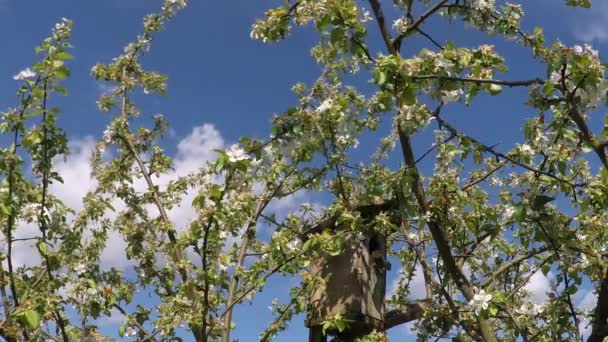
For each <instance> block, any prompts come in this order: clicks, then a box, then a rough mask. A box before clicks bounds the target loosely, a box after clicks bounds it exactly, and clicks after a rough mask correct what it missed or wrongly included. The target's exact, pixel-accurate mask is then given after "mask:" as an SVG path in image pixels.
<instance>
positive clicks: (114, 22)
mask: <svg viewBox="0 0 608 342" xmlns="http://www.w3.org/2000/svg"><path fill="white" fill-rule="evenodd" d="M160 2H161V1H156V0H105V1H85V0H69V1H68V0H53V1H44V0H0V43H1V44H2V51H4V52H3V53H2V56H1V57H0V107H3V108H7V107H10V106H14V105H15V104H16V98H15V96H14V94H15V90H16V88H17V86H18V85H17V84H16V82H15V81H13V80H12V75H14V74H16V73H17V72H19V71H20V70H21V69H24V68H25V67H27V66H29V65H30V64H31V63H32V62H33V61H35V58H36V57H35V56H34V53H33V48H34V46H35V45H37V44H38V43H39V42H40V41H41V40H42V39H43V38H44V37H46V36H47V35H48V33H49V31H50V28H51V27H52V26H53V25H54V23H55V22H57V21H58V20H60V18H62V17H67V18H70V19H73V20H74V35H73V36H74V39H73V45H74V47H75V48H74V50H73V51H72V53H73V55H74V56H75V58H74V60H73V61H72V62H71V63H70V65H71V68H72V77H71V78H70V79H69V80H68V81H67V82H66V86H67V88H68V90H69V92H70V96H69V97H68V98H66V99H57V100H56V101H57V102H55V104H56V105H58V106H60V107H61V108H62V115H61V117H60V123H61V124H62V125H63V127H65V129H66V130H67V132H68V135H69V136H70V138H71V139H73V140H75V141H78V142H79V143H80V144H81V146H80V147H82V148H83V149H84V147H83V146H89V147H90V142H91V140H87V138H86V137H90V136H92V137H99V136H100V135H101V132H102V131H103V129H104V125H105V124H106V123H107V122H108V121H109V115H108V114H107V113H101V112H98V111H97V109H96V105H95V101H96V99H97V97H98V96H99V94H100V92H102V91H103V87H100V85H99V84H97V83H96V82H95V81H94V80H93V79H92V78H91V77H90V69H91V67H92V66H93V65H94V64H95V63H97V62H107V61H109V60H111V58H112V57H114V56H116V55H117V54H119V53H120V52H121V51H122V48H123V47H124V46H125V45H126V44H127V43H128V42H129V41H131V40H132V39H133V37H134V36H135V35H137V34H138V33H139V32H140V30H141V18H142V17H143V15H145V14H147V13H150V12H152V11H155V10H156V9H157V8H158V7H159V6H160ZM521 2H524V9H525V10H526V16H525V17H524V27H525V28H526V29H531V28H532V27H534V26H542V27H544V28H545V32H546V36H547V41H548V42H552V41H554V40H556V39H558V38H559V39H560V40H561V41H562V42H564V43H565V44H567V45H572V44H575V43H584V42H585V41H591V42H592V43H593V45H594V47H595V48H596V49H599V50H600V53H602V52H603V51H605V49H606V41H607V40H608V27H606V25H605V22H608V3H606V2H602V3H601V4H598V5H597V7H596V8H594V9H593V10H592V11H585V10H580V9H577V10H572V9H569V8H566V7H565V6H564V4H563V2H564V1H558V0H532V1H521ZM281 3H282V1H279V0H257V1H251V0H232V1H192V2H191V4H190V5H189V6H188V7H187V8H186V9H185V10H184V11H183V12H182V13H181V14H180V15H179V16H178V17H177V19H176V20H175V21H174V22H172V23H170V24H169V25H168V28H167V30H165V31H164V32H162V33H160V34H159V35H158V36H157V38H156V40H155V42H154V44H153V48H152V50H151V53H150V54H148V55H147V56H146V57H145V58H144V65H145V66H146V67H147V68H149V69H154V70H157V71H160V72H162V73H165V74H168V75H169V77H170V78H169V95H168V96H164V97H160V96H149V97H145V98H144V97H142V101H140V103H139V104H140V108H142V113H143V115H144V117H150V116H152V115H154V114H156V113H164V114H166V115H167V116H168V117H169V120H170V123H171V127H172V132H173V133H172V134H171V135H170V136H169V137H168V138H167V140H166V141H165V145H166V147H167V149H168V150H169V151H171V153H172V154H179V153H181V154H182V160H183V161H184V165H190V164H188V163H193V162H196V161H197V159H193V158H191V157H192V155H190V154H189V153H194V154H197V153H198V154H197V156H199V157H200V156H203V157H201V158H202V159H205V158H207V159H208V158H209V154H206V153H205V151H203V150H202V149H203V148H206V147H209V146H219V147H221V146H222V144H227V143H230V142H234V141H236V140H237V139H238V138H239V137H241V136H243V135H248V136H258V137H264V136H267V135H268V132H269V130H268V128H269V123H270V119H271V117H272V115H273V114H274V113H280V112H282V111H283V110H284V109H286V108H287V107H289V106H292V105H294V104H295V97H294V96H293V94H292V93H291V91H290V88H291V86H292V85H293V84H295V83H296V82H300V81H302V82H305V83H308V84H309V83H310V82H311V81H313V80H314V79H316V77H317V76H318V74H319V72H320V67H319V66H318V65H316V64H315V63H314V61H313V59H312V58H311V57H310V53H309V49H310V47H311V46H312V45H313V44H314V42H315V39H316V32H315V31H314V30H312V29H310V28H306V29H301V28H298V29H296V30H294V31H293V33H292V35H291V37H290V39H288V40H286V41H284V42H282V43H280V44H277V45H264V44H261V43H259V42H256V41H252V40H251V39H250V38H249V29H250V27H251V24H252V23H253V20H254V19H255V18H256V17H259V16H261V15H262V14H263V12H264V10H266V9H267V8H270V7H272V6H275V5H280V4H281ZM385 3H386V6H387V7H388V8H390V7H389V6H390V3H391V1H385ZM365 5H367V2H365V4H364V6H365ZM366 7H369V6H366ZM387 11H388V13H389V16H390V15H391V10H390V9H388V10H387ZM370 24H371V25H370V37H371V38H372V39H373V40H375V42H376V43H372V47H375V48H376V49H379V48H380V44H379V42H380V40H379V36H378V32H377V30H376V27H375V26H374V25H375V22H372V23H370ZM425 29H426V30H427V32H428V33H430V34H432V35H433V36H434V38H435V39H437V40H439V41H440V42H445V41H446V40H453V41H455V42H456V43H457V44H458V45H463V46H476V45H478V44H481V43H490V44H495V45H496V49H497V50H498V51H499V52H500V53H501V54H503V55H504V56H505V57H506V59H507V64H508V65H509V66H510V68H511V71H512V72H511V73H510V74H508V75H506V76H504V77H502V76H500V77H501V78H507V79H528V78H533V77H544V76H545V75H544V69H543V68H542V66H540V65H538V64H536V63H535V62H533V61H532V59H531V58H530V54H529V52H528V51H526V50H525V49H522V48H520V47H515V45H514V44H513V43H512V42H505V41H504V40H502V39H494V38H490V39H488V38H487V37H486V36H484V35H482V34H479V33H477V32H475V31H473V30H472V29H466V28H464V27H463V25H462V24H461V23H454V24H453V25H448V24H447V23H446V22H445V21H443V20H442V19H439V18H436V19H433V20H432V21H431V22H430V23H429V25H427V26H426V27H425ZM408 44H410V45H408V46H406V47H405V48H404V56H408V55H412V54H413V53H415V52H416V51H418V49H419V48H420V47H423V46H427V47H431V46H429V45H427V43H426V42H425V41H422V40H415V41H414V42H412V43H408ZM376 51H378V50H376ZM356 85H357V86H359V87H361V88H365V87H368V85H367V84H366V83H365V82H360V83H359V82H357V83H356ZM505 93H506V94H509V96H505V97H504V98H501V97H498V98H494V97H489V96H485V97H484V96H482V97H480V98H479V99H478V101H476V103H475V104H474V105H472V106H471V107H468V108H467V107H464V106H462V105H452V106H450V107H448V108H446V111H445V113H446V114H445V115H446V118H448V119H449V120H450V121H451V123H453V124H454V125H455V126H457V127H459V128H460V129H462V130H464V131H466V132H467V133H469V134H471V135H473V136H476V137H478V138H479V139H481V140H482V141H483V142H486V143H488V144H490V145H493V144H496V143H499V144H500V145H498V149H500V150H503V151H505V150H508V149H509V148H510V147H511V146H512V144H513V143H514V142H515V141H518V140H519V139H521V132H520V129H519V127H520V125H521V123H522V122H523V121H524V120H525V118H527V117H530V116H533V115H535V113H533V112H531V111H530V110H529V109H528V108H526V107H525V106H524V105H523V102H524V101H525V99H526V91H525V90H523V89H506V90H505ZM204 124H211V125H213V132H212V131H210V130H207V131H205V132H206V133H205V134H206V135H204V134H202V133H201V134H202V135H199V136H195V135H193V127H199V126H202V125H204ZM206 127H208V128H209V127H211V126H206ZM188 137H190V138H192V139H191V140H187V138H188ZM197 137H198V139H199V140H200V139H203V140H204V141H206V142H207V144H202V145H201V144H199V145H196V146H197V147H196V148H195V149H188V148H187V147H188V146H189V145H188V144H187V143H189V142H190V143H195V142H196V141H195V140H196V139H197ZM210 137H211V138H213V139H215V140H213V141H211V142H210V140H209V139H211V138H210ZM205 139H207V140H205ZM0 141H3V140H2V139H0ZM193 141H194V142H193ZM429 141H430V138H429V137H428V136H423V137H420V138H419V139H417V140H416V144H417V145H418V146H420V147H421V148H423V146H426V145H427V144H428V143H429ZM87 142H88V143H89V145H86V144H87ZM180 142H181V143H183V144H181V145H180ZM184 142H185V143H184ZM199 142H200V141H199ZM214 144H215V145H214ZM179 146H182V147H183V148H182V149H181V150H180V148H179ZM79 151H80V150H78V148H77V149H76V150H75V155H76V156H75V158H76V159H77V158H78V157H80V158H81V159H80V160H79V162H80V164H78V165H80V166H83V165H84V166H86V160H85V159H86V158H85V156H86V154H85V153H80V154H79ZM193 151H194V152H193ZM371 151H372V148H369V147H368V148H367V149H366V146H365V144H363V146H361V147H360V151H359V152H358V153H360V154H361V155H366V154H367V155H369V154H370V153H371ZM72 166H73V165H69V164H66V165H65V169H66V170H69V169H70V168H72ZM184 167H186V166H184ZM427 167H428V165H427ZM66 172H67V171H66ZM76 176H78V175H76V174H75V175H74V177H76ZM85 181H90V180H87V179H86V177H85V178H84V180H83V182H85ZM302 200H305V199H302ZM286 289H287V288H286V286H285V282H284V281H283V280H278V279H277V280H274V281H271V282H270V284H269V291H268V292H269V293H265V294H262V295H261V296H260V298H261V304H260V305H256V306H247V305H244V306H242V307H241V308H239V309H238V311H237V313H236V316H235V321H236V322H237V324H238V328H237V330H236V333H235V337H237V338H240V340H241V341H253V340H256V339H257V336H258V333H259V332H260V331H261V330H263V327H264V324H265V323H267V322H268V321H269V320H270V317H271V316H270V313H269V311H268V310H267V309H266V306H268V305H269V304H270V300H271V299H272V298H273V297H274V296H278V297H280V298H284V297H285V295H286V294H287V290H286ZM281 291H282V292H281ZM108 329H115V328H114V327H112V325H111V324H108ZM305 333H306V331H305V329H304V328H303V325H302V321H301V320H295V321H294V322H293V324H292V327H291V329H290V330H289V332H287V333H283V334H282V335H280V336H279V338H278V339H277V341H288V340H303V336H304V334H305ZM391 337H392V338H393V339H394V340H402V339H406V340H407V339H409V337H407V333H406V331H405V329H403V328H395V331H394V332H392V333H391Z"/></svg>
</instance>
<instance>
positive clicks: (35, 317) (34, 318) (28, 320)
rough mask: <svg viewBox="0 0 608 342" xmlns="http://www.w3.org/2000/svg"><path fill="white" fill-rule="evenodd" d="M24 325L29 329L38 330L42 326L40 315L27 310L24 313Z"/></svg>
mask: <svg viewBox="0 0 608 342" xmlns="http://www.w3.org/2000/svg"><path fill="white" fill-rule="evenodd" d="M23 323H25V325H26V326H27V327H28V328H31V329H38V327H39V326H40V314H39V313H38V311H36V310H27V311H25V312H23Z"/></svg>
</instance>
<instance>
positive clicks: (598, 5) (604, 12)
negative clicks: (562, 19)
mask: <svg viewBox="0 0 608 342" xmlns="http://www.w3.org/2000/svg"><path fill="white" fill-rule="evenodd" d="M606 22H608V2H606V1H595V2H593V7H592V10H589V11H585V12H584V15H583V16H582V17H580V19H579V20H577V21H576V23H575V27H574V35H575V37H576V38H578V39H580V40H583V41H586V42H592V41H598V42H603V41H606V40H608V26H606Z"/></svg>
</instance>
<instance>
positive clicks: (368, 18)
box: [361, 11, 374, 23]
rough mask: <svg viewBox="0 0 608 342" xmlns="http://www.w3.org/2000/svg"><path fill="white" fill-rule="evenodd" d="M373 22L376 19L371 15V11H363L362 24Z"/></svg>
mask: <svg viewBox="0 0 608 342" xmlns="http://www.w3.org/2000/svg"><path fill="white" fill-rule="evenodd" d="M372 20H374V18H372V16H371V14H369V11H363V14H362V15H361V22H362V23H366V22H368V21H372Z"/></svg>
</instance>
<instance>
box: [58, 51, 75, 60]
mask: <svg viewBox="0 0 608 342" xmlns="http://www.w3.org/2000/svg"><path fill="white" fill-rule="evenodd" d="M55 57H57V58H59V59H72V58H73V57H72V55H71V54H69V53H67V52H65V51H61V52H58V53H57V54H56V55H55Z"/></svg>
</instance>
